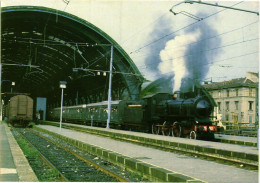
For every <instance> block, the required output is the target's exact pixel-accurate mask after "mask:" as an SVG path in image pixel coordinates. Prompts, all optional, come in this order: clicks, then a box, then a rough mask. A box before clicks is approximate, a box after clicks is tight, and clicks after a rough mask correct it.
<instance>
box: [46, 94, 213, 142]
mask: <svg viewBox="0 0 260 183" xmlns="http://www.w3.org/2000/svg"><path fill="white" fill-rule="evenodd" d="M214 105H215V102H214V100H213V99H212V98H211V97H210V96H209V95H208V94H207V92H205V91H203V90H198V91H196V92H188V93H181V92H175V93H174V95H172V94H169V93H157V94H153V95H149V96H146V97H144V98H143V99H142V100H138V101H133V100H117V101H113V102H112V105H111V122H110V126H111V127H112V128H118V129H126V130H134V131H144V132H151V133H153V134H162V135H166V136H168V135H171V136H175V137H189V138H192V139H200V138H207V139H209V138H210V139H211V138H214V132H216V131H217V130H218V128H217V127H216V126H214V125H212V121H211V116H210V115H211V113H212V110H213V108H214ZM59 117H60V108H55V109H52V110H50V111H49V118H50V119H51V120H58V119H59ZM63 119H64V121H70V122H73V123H79V122H81V123H84V124H88V125H94V126H103V127H104V126H106V121H107V102H106V101H105V102H99V103H93V104H83V105H78V106H67V107H64V108H63Z"/></svg>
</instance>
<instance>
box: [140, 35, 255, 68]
mask: <svg viewBox="0 0 260 183" xmlns="http://www.w3.org/2000/svg"><path fill="white" fill-rule="evenodd" d="M255 40H259V38H253V39H250V40H243V41H240V42H235V43H231V44H227V45H223V46H219V47H216V48H211V49H207V50H201V51H199V52H196V53H192V54H186V55H182V56H178V57H174V58H171V59H168V60H164V62H166V61H172V60H174V59H179V58H183V57H187V56H192V55H196V54H198V53H203V52H208V51H212V50H216V49H221V48H225V47H229V46H234V45H237V44H240V43H246V42H250V41H255ZM157 56H159V55H157ZM154 64H155V63H151V64H145V65H141V66H138V68H141V67H143V66H147V65H154Z"/></svg>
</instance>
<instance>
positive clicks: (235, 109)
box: [204, 72, 259, 126]
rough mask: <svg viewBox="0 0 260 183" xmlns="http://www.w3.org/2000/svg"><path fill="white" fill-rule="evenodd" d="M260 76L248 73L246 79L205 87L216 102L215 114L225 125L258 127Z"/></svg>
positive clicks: (206, 85)
mask: <svg viewBox="0 0 260 183" xmlns="http://www.w3.org/2000/svg"><path fill="white" fill-rule="evenodd" d="M258 75H259V74H258V73H253V72H248V73H247V75H246V77H245V78H238V79H232V80H229V81H224V82H216V83H210V84H205V85H204V87H205V88H206V89H207V90H208V92H209V93H210V94H211V96H212V97H213V99H214V100H215V102H216V105H217V107H216V111H215V112H216V114H220V115H219V116H220V118H221V121H222V123H223V124H224V125H226V126H229V125H230V126H234V125H235V124H237V125H238V126H255V125H258V99H259V98H258V85H259V76H258Z"/></svg>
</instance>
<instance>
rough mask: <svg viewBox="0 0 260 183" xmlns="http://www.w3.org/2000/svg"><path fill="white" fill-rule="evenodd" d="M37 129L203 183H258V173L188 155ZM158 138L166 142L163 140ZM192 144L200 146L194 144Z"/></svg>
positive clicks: (87, 136)
mask: <svg viewBox="0 0 260 183" xmlns="http://www.w3.org/2000/svg"><path fill="white" fill-rule="evenodd" d="M38 127H40V128H43V129H46V130H49V131H52V132H55V133H58V134H61V135H63V136H66V137H69V138H71V139H75V140H79V141H81V142H84V143H87V144H92V145H95V146H98V147H101V148H104V149H107V150H110V151H113V152H116V153H120V154H122V155H125V156H128V157H131V158H135V159H137V160H140V161H142V162H145V163H149V164H152V165H154V166H157V167H161V168H164V169H168V170H171V171H175V172H178V173H180V174H183V175H187V176H191V177H194V178H196V179H199V180H202V181H206V182H212V183H215V182H216V183H219V182H221V183H225V182H235V183H238V182H243V183H244V182H250V183H254V182H258V171H249V170H244V169H240V168H236V167H232V166H228V165H223V164H219V163H216V162H212V161H207V160H201V159H197V158H193V157H188V156H185V155H180V154H175V153H171V152H165V151H161V150H158V149H152V148H148V147H143V146H139V145H135V144H131V143H126V142H121V141H116V140H113V139H109V138H104V137H100V136H95V135H90V134H86V133H82V132H76V131H72V130H68V129H62V130H61V132H60V129H59V128H58V127H54V126H48V125H39V126H38ZM106 130H112V129H106ZM134 133H135V132H134ZM148 135H150V134H148ZM156 137H158V138H165V137H163V136H156ZM168 138H170V137H168ZM172 139H175V138H172ZM182 140H185V139H182ZM193 143H198V142H196V141H194V140H193ZM240 150H241V149H240ZM254 151H255V150H254Z"/></svg>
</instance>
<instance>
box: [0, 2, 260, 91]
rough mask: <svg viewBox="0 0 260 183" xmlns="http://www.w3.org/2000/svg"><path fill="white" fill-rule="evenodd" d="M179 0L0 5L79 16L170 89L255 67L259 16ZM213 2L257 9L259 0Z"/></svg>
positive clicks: (242, 73) (148, 75) (147, 75)
mask: <svg viewBox="0 0 260 183" xmlns="http://www.w3.org/2000/svg"><path fill="white" fill-rule="evenodd" d="M67 2H69V3H67ZM181 2H183V1H166V0H113V1H112V0H70V1H69V0H44V1H43V0H1V6H2V7H5V6H15V5H34V6H45V7H49V8H54V9H58V10H61V11H65V12H68V13H71V14H74V15H76V16H78V17H80V18H83V19H85V20H87V21H89V22H90V23H92V24H94V25H95V26H97V27H99V28H100V29H102V30H103V31H104V32H106V33H107V34H108V35H109V36H111V37H112V38H113V39H114V40H115V41H116V42H118V43H119V44H120V45H121V47H122V48H123V49H124V50H125V51H126V52H127V53H128V54H129V56H130V57H131V58H132V60H133V62H134V63H135V64H136V66H137V67H138V69H139V70H140V72H141V73H142V74H143V75H144V77H145V78H146V79H148V80H151V81H153V80H155V79H158V78H160V77H164V76H172V77H173V76H174V81H173V82H174V83H175V84H174V87H175V89H177V88H178V87H180V86H178V85H180V84H178V83H179V82H180V80H181V78H183V77H187V78H193V79H196V80H198V81H213V82H219V81H225V80H230V79H234V78H240V77H245V76H246V72H259V38H258V37H259V16H258V15H256V14H254V13H248V12H243V11H237V10H231V9H227V8H219V7H214V6H209V5H202V4H197V3H193V4H189V3H181ZM203 2H208V3H211V4H216V1H203ZM218 5H223V6H228V7H231V6H232V7H234V8H239V9H243V10H250V11H259V3H258V1H251V2H249V1H218ZM170 9H172V11H173V12H175V14H176V15H174V14H173V13H172V12H170V11H169V10H170Z"/></svg>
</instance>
